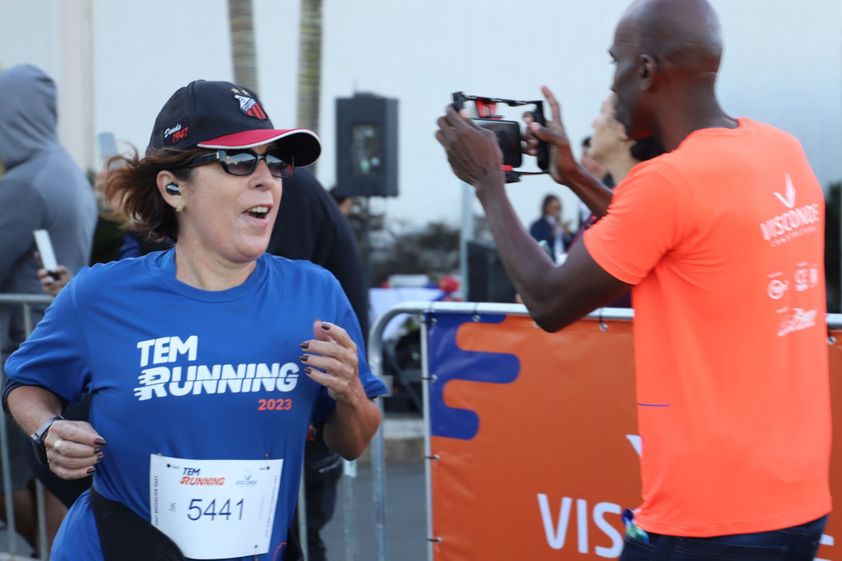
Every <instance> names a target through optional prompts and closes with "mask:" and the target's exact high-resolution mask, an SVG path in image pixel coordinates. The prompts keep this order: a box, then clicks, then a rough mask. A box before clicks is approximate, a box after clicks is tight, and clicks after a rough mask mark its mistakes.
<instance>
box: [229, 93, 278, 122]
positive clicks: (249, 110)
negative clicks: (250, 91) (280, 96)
mask: <svg viewBox="0 0 842 561" xmlns="http://www.w3.org/2000/svg"><path fill="white" fill-rule="evenodd" d="M234 97H235V98H237V101H239V102H240V111H242V112H243V113H245V114H246V115H248V116H249V117H254V118H255V119H260V120H261V121H265V120H267V119H268V118H269V116H268V115H266V112H265V111H264V110H263V108H262V107H261V106H260V104H259V103H257V100H255V99H254V98H252V97H248V96H245V95H239V94H234Z"/></svg>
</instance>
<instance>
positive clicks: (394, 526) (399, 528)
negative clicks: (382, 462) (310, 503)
mask: <svg viewBox="0 0 842 561" xmlns="http://www.w3.org/2000/svg"><path fill="white" fill-rule="evenodd" d="M386 480H387V483H386V533H387V542H386V549H387V553H388V556H389V557H388V558H389V561H426V559H427V540H426V537H427V536H426V534H427V529H426V525H427V521H426V520H427V519H426V502H425V501H426V499H425V495H424V465H423V463H422V462H421V461H417V462H411V463H409V462H405V463H391V464H388V465H387V469H386ZM343 484H344V482H342V483H340V496H339V504H337V509H336V510H337V512H336V516H335V517H334V519H333V520H332V521H331V522H330V523H329V524H328V526H327V528H325V530H324V539H325V542H326V543H327V545H328V557H329V560H330V561H344V560H346V559H347V560H350V559H351V556H350V555H348V556H346V549H345V538H344V527H345V526H344V520H345V513H344V512H343V510H344V509H343V505H344V503H343V493H344V491H345V488H344V485H343ZM354 493H355V497H356V499H357V504H358V505H359V510H358V514H357V517H356V518H357V519H356V524H355V527H356V528H357V540H358V542H359V554H358V555H357V558H356V561H374V559H375V546H374V535H373V533H372V529H373V527H374V523H373V521H374V518H373V508H372V505H373V502H372V500H371V469H370V468H368V467H361V468H360V470H359V473H358V476H357V483H356V489H355V492H354Z"/></svg>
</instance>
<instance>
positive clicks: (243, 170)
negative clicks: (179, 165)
mask: <svg viewBox="0 0 842 561" xmlns="http://www.w3.org/2000/svg"><path fill="white" fill-rule="evenodd" d="M260 160H263V161H265V162H266V167H268V168H269V173H271V174H272V177H279V178H281V179H286V178H287V177H290V176H292V172H293V171H295V164H294V163H293V161H292V160H291V161H286V160H284V159H283V158H280V157H278V156H276V155H274V154H270V153H268V152H267V153H266V154H258V153H257V152H254V151H253V150H216V151H215V152H212V153H210V154H206V155H204V156H199V157H198V158H196V159H195V160H193V161H192V162H190V163H188V164H187V165H185V166H183V167H185V168H192V167H195V166H201V165H204V164H209V163H212V162H219V163H220V165H222V169H223V170H225V173H228V174H231V175H236V176H239V177H242V176H246V175H251V174H252V173H254V170H255V169H257V163H258V162H259V161H260Z"/></svg>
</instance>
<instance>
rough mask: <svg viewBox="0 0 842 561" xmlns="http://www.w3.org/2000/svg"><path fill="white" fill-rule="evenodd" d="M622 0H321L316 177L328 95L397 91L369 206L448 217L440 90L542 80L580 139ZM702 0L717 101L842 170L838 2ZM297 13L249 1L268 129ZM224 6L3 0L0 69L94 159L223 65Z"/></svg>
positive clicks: (290, 64) (825, 170) (819, 162)
mask: <svg viewBox="0 0 842 561" xmlns="http://www.w3.org/2000/svg"><path fill="white" fill-rule="evenodd" d="M628 3H629V2H628V0H600V1H599V2H578V1H576V2H574V1H573V0H523V1H521V2H517V3H513V2H509V1H507V0H482V1H480V0H464V1H463V2H459V3H456V4H454V3H453V2H450V1H444V0H401V1H394V0H354V1H347V0H345V1H343V0H325V2H324V33H323V35H324V44H323V64H324V67H323V71H322V99H321V109H320V110H321V118H320V121H321V130H320V131H319V132H320V134H321V136H322V139H323V140H324V143H325V152H324V155H323V157H322V160H321V161H320V164H319V169H318V173H319V178H320V179H321V180H322V183H324V184H325V185H326V186H328V187H329V186H331V185H332V184H333V183H334V181H335V177H334V176H335V169H334V168H335V155H334V143H335V131H334V107H335V99H336V98H337V97H345V96H350V95H352V94H353V93H354V91H371V92H375V93H379V94H382V95H388V96H393V97H397V98H399V100H400V126H401V129H400V140H399V143H400V157H401V164H400V191H401V196H400V197H398V198H397V199H389V200H386V201H379V202H377V204H376V205H375V209H380V210H384V209H385V210H387V211H388V214H389V216H390V217H393V218H403V219H407V220H409V221H412V222H415V223H424V222H427V221H429V220H436V219H446V220H450V221H452V222H456V221H457V220H458V219H459V216H460V214H459V212H460V211H459V201H460V198H459V190H458V186H459V183H458V181H457V180H456V179H455V177H453V175H452V174H451V172H450V170H449V167H448V166H447V162H446V161H445V158H444V153H443V150H442V149H441V147H440V146H439V145H438V143H437V142H436V141H435V139H434V138H433V131H434V127H435V119H436V118H437V117H438V116H439V115H440V114H441V112H442V111H443V109H444V107H445V105H446V104H447V103H448V102H449V99H450V94H451V93H452V92H453V91H456V90H464V91H466V92H468V93H474V94H481V95H493V96H501V97H515V98H534V97H536V96H539V95H540V86H541V85H542V84H547V85H549V86H550V87H551V88H553V89H554V90H555V92H556V94H557V95H558V97H559V98H560V100H561V102H562V104H563V108H564V116H565V122H566V124H567V129H568V132H569V134H570V135H571V137H572V138H573V139H574V140H575V141H577V142H578V140H579V139H581V138H582V137H584V136H586V135H587V134H589V133H590V123H591V121H592V120H593V118H594V117H595V116H596V114H597V111H598V109H599V105H600V102H601V100H602V99H603V97H604V96H605V95H606V94H607V92H608V88H609V84H610V80H611V72H612V66H611V65H610V60H609V57H608V54H607V49H608V47H609V46H610V43H611V40H612V36H613V29H614V26H615V24H616V22H617V20H618V19H619V17H620V15H621V14H622V12H623V10H624V9H625V7H626V6H627V4H628ZM712 3H713V4H714V6H715V8H716V9H717V10H718V12H719V15H720V19H721V23H722V29H723V36H724V41H725V57H724V60H723V65H722V71H721V77H720V83H719V92H720V95H721V98H722V103H723V106H724V107H725V109H726V110H727V111H728V112H730V113H731V114H732V115H745V116H750V117H752V118H755V119H758V120H761V121H766V122H769V123H771V124H774V125H776V126H779V127H781V128H783V129H785V130H788V131H790V132H792V133H793V134H795V136H797V137H798V138H799V139H801V141H802V143H803V144H804V147H805V149H806V151H807V155H808V156H809V157H810V160H811V162H812V164H813V166H814V169H815V171H816V174H817V176H818V177H819V179H820V181H821V182H822V183H823V184H827V183H829V182H830V181H833V180H836V179H840V178H842V2H838V1H837V0H805V1H803V2H791V0H712ZM86 6H89V7H90V9H91V11H92V17H91V18H90V29H91V30H92V31H91V32H90V33H88V37H87V38H85V35H86V31H85V29H86V25H87V24H86V21H87V19H86V18H85V17H84V16H83V15H82V14H81V13H80V11H84V10H85V9H86ZM298 15H299V2H298V0H255V4H254V16H255V33H256V35H257V50H258V74H259V80H260V89H261V96H262V98H263V101H264V105H266V107H267V109H268V111H269V113H270V115H271V116H272V119H273V121H274V122H275V124H276V125H277V126H281V127H283V126H291V125H293V124H294V123H295V115H296V108H295V99H296V79H297V78H296V76H297V64H298V62H297V61H298V37H297V34H298ZM226 18H227V6H226V2H225V0H179V1H178V2H173V1H172V0H119V1H114V0H70V1H69V2H60V1H59V0H39V1H38V2H22V1H18V0H0V66H10V65H12V64H14V63H16V62H23V61H28V62H33V63H35V64H38V65H40V66H42V67H43V68H44V69H45V70H47V71H48V72H49V73H51V74H52V75H53V76H54V77H55V78H56V80H57V81H58V83H59V87H60V92H61V95H62V96H63V99H62V101H61V103H62V105H61V108H62V115H61V116H60V119H61V127H62V128H61V132H62V138H63V139H64V140H65V142H66V143H67V144H68V146H69V147H70V148H71V150H72V151H73V154H74V156H75V157H76V158H77V159H79V160H80V163H83V164H86V165H92V164H95V163H96V162H95V161H94V160H95V159H96V158H95V150H94V134H95V133H96V132H98V131H104V130H110V131H113V132H114V133H115V135H116V136H117V138H118V139H125V140H127V141H129V142H130V143H132V144H133V145H135V146H137V147H138V149H140V150H143V149H144V148H145V146H146V144H147V142H148V135H149V132H150V130H151V127H152V122H153V120H154V118H155V115H156V113H157V111H158V109H159V108H160V107H161V105H162V104H163V103H164V101H165V100H166V99H167V97H168V96H169V95H170V94H171V93H172V92H173V91H174V90H175V89H176V88H177V87H179V86H181V85H184V84H185V83H187V82H188V81H190V80H192V79H195V78H200V77H201V78H208V79H227V80H230V79H231V77H232V70H231V60H230V39H229V31H228V24H227V19H226ZM87 44H89V45H88V46H86V45H87ZM74 45H75V46H74ZM87 49H91V52H92V54H91V55H90V56H89V55H86V54H85V53H86V52H88V51H87ZM91 60H92V61H93V62H92V64H89V65H88V68H90V69H91V70H90V72H87V71H85V70H84V69H83V68H82V67H83V66H85V65H86V64H87V62H86V61H91ZM65 96H66V98H67V99H64V97H65ZM86 103H90V104H91V108H90V113H88V109H86V106H85V104H86ZM91 115H92V116H91ZM83 121H87V122H88V123H90V122H92V125H86V124H84V123H83ZM550 191H554V192H560V193H561V194H562V195H563V198H564V201H565V213H566V214H567V215H568V216H572V215H573V214H574V213H575V209H576V202H575V199H574V198H573V197H572V195H570V194H569V193H567V190H566V189H560V188H559V187H558V186H556V185H555V184H554V183H553V182H552V181H551V180H549V179H547V178H546V177H542V178H528V179H526V180H524V182H523V183H520V184H516V185H513V186H511V187H510V188H509V193H510V195H511V198H512V201H513V203H514V205H515V209H516V210H517V212H518V214H519V216H520V217H521V218H522V220H523V221H524V222H529V221H531V220H532V219H533V218H535V217H536V215H537V212H538V210H537V209H538V205H539V203H540V200H541V197H542V196H543V195H544V194H545V193H546V192H550ZM477 208H478V207H477Z"/></svg>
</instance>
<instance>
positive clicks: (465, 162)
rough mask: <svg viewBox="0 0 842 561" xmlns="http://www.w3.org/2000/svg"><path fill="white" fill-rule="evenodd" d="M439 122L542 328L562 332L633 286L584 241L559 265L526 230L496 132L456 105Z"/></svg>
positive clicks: (443, 141)
mask: <svg viewBox="0 0 842 561" xmlns="http://www.w3.org/2000/svg"><path fill="white" fill-rule="evenodd" d="M438 124H439V130H438V131H437V132H436V138H437V139H438V140H439V142H440V143H441V144H442V145H443V146H444V147H445V150H446V151H447V157H448V160H449V161H450V165H451V167H452V168H453V171H454V173H456V175H457V176H458V177H459V178H460V179H462V180H463V181H465V182H466V183H469V184H470V185H473V186H474V188H475V189H476V193H477V197H478V198H479V200H480V202H481V203H482V206H483V208H484V209H485V212H486V216H487V217H488V222H489V224H490V226H491V232H492V234H493V235H494V239H495V241H496V242H497V249H498V251H499V252H500V257H501V258H502V259H503V264H504V265H505V267H506V271H507V272H508V273H509V277H510V278H511V280H512V283H513V284H514V286H515V289H517V291H518V293H519V294H520V296H521V298H522V299H523V302H524V304H525V305H526V307H527V308H528V309H529V313H530V314H531V315H532V317H533V318H534V319H535V322H536V323H537V324H538V325H539V326H540V327H541V328H542V329H545V330H547V331H557V330H558V329H561V328H562V327H564V326H565V325H568V324H569V323H572V322H573V321H575V320H577V319H578V318H580V317H582V316H583V315H585V314H587V313H588V312H590V311H591V310H593V309H595V308H597V307H599V306H602V305H604V304H607V303H609V302H611V301H612V300H613V299H615V298H616V297H617V296H620V295H622V294H623V293H625V292H626V291H627V290H628V289H629V285H628V284H626V283H624V282H622V281H620V280H618V279H616V278H614V277H613V276H611V275H609V274H608V273H607V272H605V271H604V270H603V269H602V268H600V267H599V266H598V265H597V264H596V263H595V262H594V261H593V259H591V257H590V255H588V253H587V250H586V249H585V247H584V244H576V245H575V246H574V247H573V249H572V251H571V253H570V255H569V256H568V258H567V261H566V262H565V263H564V265H562V266H561V267H555V266H554V265H553V264H552V262H551V261H550V259H549V257H548V256H547V255H546V254H545V253H544V252H543V251H542V250H541V249H540V247H538V245H537V244H536V243H535V242H534V241H533V239H532V238H531V237H530V236H529V234H527V232H526V230H524V228H523V226H522V225H521V223H520V220H518V217H517V215H516V214H515V212H514V209H513V208H512V205H511V203H510V202H509V199H508V197H507V196H506V192H505V184H504V178H503V173H502V171H501V170H502V156H501V154H500V148H499V147H498V145H497V140H496V137H495V136H494V133H492V132H491V131H487V130H483V129H479V128H477V127H476V126H475V125H474V124H473V123H472V122H471V121H470V120H467V119H464V118H463V117H462V116H461V115H459V113H457V112H456V110H455V109H453V108H452V107H449V108H448V110H447V115H446V116H445V117H442V118H440V119H439V121H438Z"/></svg>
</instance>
